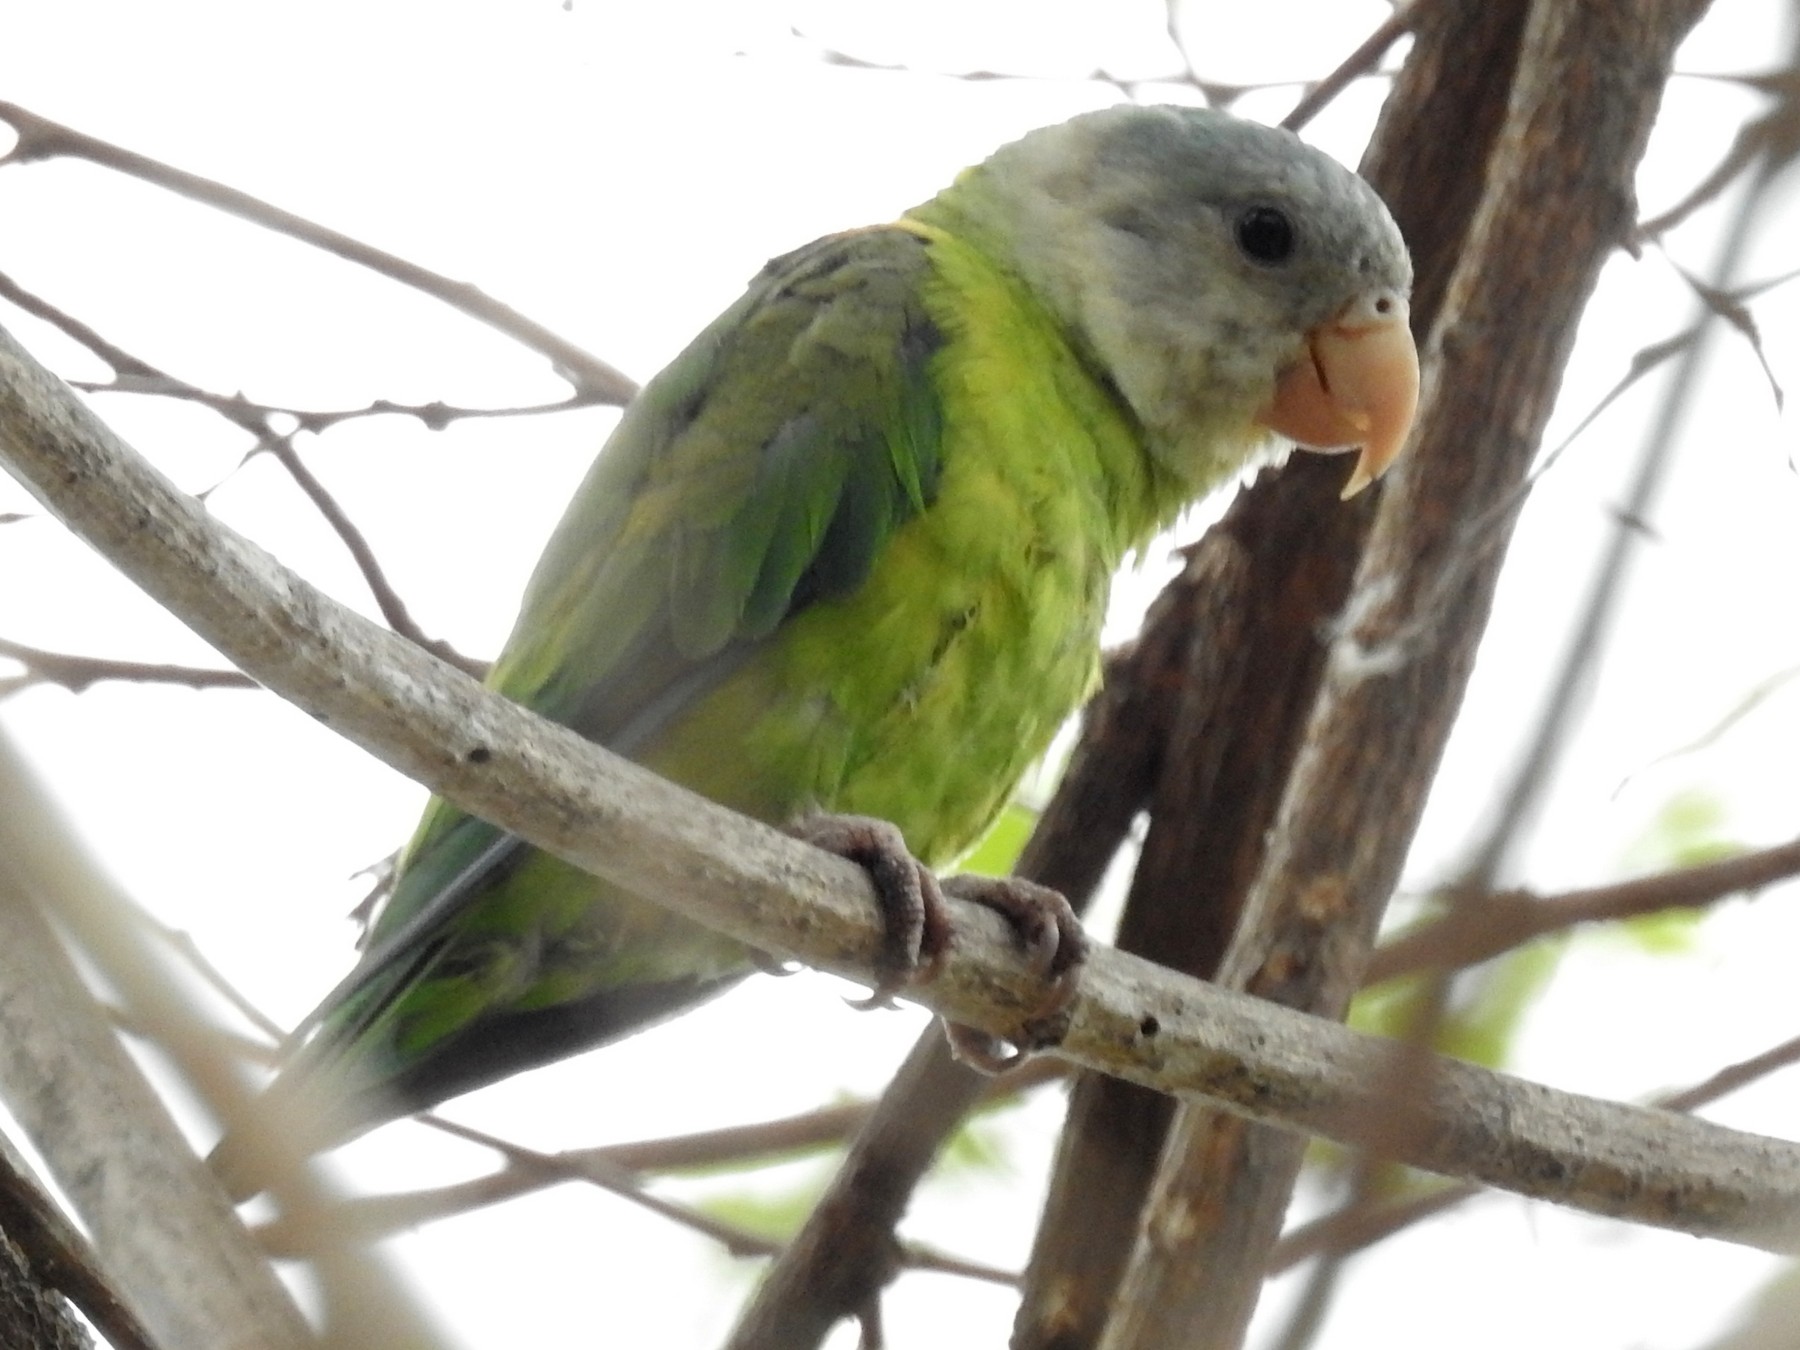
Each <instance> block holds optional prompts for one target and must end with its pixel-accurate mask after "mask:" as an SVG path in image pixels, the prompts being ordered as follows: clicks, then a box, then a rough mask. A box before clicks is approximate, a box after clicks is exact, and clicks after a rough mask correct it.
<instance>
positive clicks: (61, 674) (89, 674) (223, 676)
mask: <svg viewBox="0 0 1800 1350" xmlns="http://www.w3.org/2000/svg"><path fill="white" fill-rule="evenodd" d="M0 657H4V658H6V659H7V660H9V661H17V662H18V663H19V664H20V665H21V666H23V667H24V668H25V673H24V675H23V676H20V677H16V678H14V679H11V680H7V681H0V697H4V696H5V695H6V694H9V693H12V692H13V691H14V690H16V689H20V688H24V687H25V686H26V685H31V684H54V685H57V686H59V687H61V688H63V689H67V690H69V691H70V692H71V693H75V694H79V693H81V692H82V691H83V690H85V689H87V688H89V687H90V686H92V685H96V684H100V683H103V682H105V681H107V680H120V681H125V682H127V683H131V684H175V685H181V686H183V687H185V688H188V689H255V688H258V687H259V686H258V685H257V683H256V681H255V680H253V679H251V678H250V677H249V676H248V675H245V674H244V673H243V672H242V671H237V670H213V669H208V668H207V667H205V666H182V665H167V664H164V663H161V662H155V661H114V660H108V659H107V658H105V657H100V656H76V655H74V654H73V653H71V652H53V651H48V650H46V649H45V648H43V647H32V646H28V645H26V644H25V643H23V642H14V641H12V640H11V639H9V638H0Z"/></svg>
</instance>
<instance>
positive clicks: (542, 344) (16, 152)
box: [0, 102, 637, 405]
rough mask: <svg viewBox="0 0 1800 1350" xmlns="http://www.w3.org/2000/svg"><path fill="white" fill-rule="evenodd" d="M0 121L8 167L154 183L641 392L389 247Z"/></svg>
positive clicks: (1, 160)
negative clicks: (93, 172)
mask: <svg viewBox="0 0 1800 1350" xmlns="http://www.w3.org/2000/svg"><path fill="white" fill-rule="evenodd" d="M0 121H3V122H5V123H7V124H8V125H9V126H11V127H12V129H13V131H14V132H16V133H17V135H18V138H19V139H18V143H17V144H15V145H14V146H13V148H12V150H11V151H10V152H9V153H7V154H5V155H0V165H6V164H26V163H30V162H31V161H33V160H41V159H57V158H67V159H85V160H87V161H88V162H89V163H90V164H98V165H99V166H100V167H101V168H104V169H111V170H113V171H114V172H115V173H122V174H125V175H127V176H128V177H131V178H137V179H140V180H142V181H143V182H146V183H152V184H154V185H156V186H157V187H160V188H163V189H165V190H166V191H169V192H173V193H175V194H176V195H177V196H181V197H186V198H188V199H189V200H190V201H196V202H199V203H201V204H202V205H204V206H210V207H212V208H213V209H214V210H217V211H223V212H225V213H226V214H227V215H232V216H237V217H238V218H239V219H241V220H247V221H250V222H251V223H252V224H254V225H260V226H262V227H263V228H264V229H266V230H273V231H274V232H275V233H276V234H285V235H287V236H288V237H289V238H290V239H298V240H299V241H300V242H301V243H304V244H311V245H312V246H313V247H314V248H317V249H323V250H324V251H325V252H327V253H331V254H334V255H336V256H337V257H340V258H342V259H344V261H346V262H351V263H355V264H356V265H357V266H359V267H366V268H368V269H369V270H370V271H372V272H377V273H379V274H380V275H382V276H384V277H387V278H389V279H390V280H392V281H397V282H399V283H400V284H401V285H403V286H410V287H412V289H414V290H416V291H420V292H422V293H424V294H425V295H429V296H431V297H432V298H433V299H434V300H441V301H442V302H443V303H444V304H446V305H449V306H450V307H451V308H452V309H455V310H458V311H459V312H461V313H463V314H466V315H467V316H468V317H470V318H471V319H474V320H476V321H477V322H479V323H483V324H486V325H487V326H488V327H489V328H492V329H494V330H495V331H496V332H499V333H504V334H505V335H506V336H507V337H509V338H511V339H513V341H515V342H517V343H519V344H520V345H522V346H525V347H529V348H530V349H531V350H532V351H535V352H538V353H539V354H541V355H543V356H545V357H548V358H549V360H550V364H551V365H552V366H553V367H554V368H555V370H556V373H557V374H559V375H561V376H562V377H563V378H564V379H565V380H567V381H568V382H569V383H570V384H571V385H572V386H573V387H574V388H575V390H576V391H577V392H578V393H580V394H583V395H585V396H588V397H591V398H594V399H596V400H599V401H602V402H606V403H616V404H620V405H623V404H625V403H626V402H628V401H630V399H631V396H632V395H633V394H634V393H636V392H637V386H636V385H635V384H633V383H632V381H631V380H630V379H628V378H627V377H626V376H625V375H623V374H621V373H620V372H619V371H617V370H614V369H613V368H612V367H611V366H609V365H607V364H606V362H604V361H602V360H601V359H600V358H599V357H597V356H594V355H592V354H591V353H589V352H586V351H583V350H582V349H581V348H580V347H578V346H576V345H575V344H574V343H573V342H570V341H569V340H568V339H567V338H564V337H562V336H560V335H558V334H556V333H553V332H552V331H551V330H550V329H548V328H546V327H544V326H543V325H542V324H541V323H538V322H537V321H536V320H534V319H528V318H526V317H525V315H523V314H521V313H519V312H518V311H517V310H516V309H513V308H512V307H511V306H509V305H504V304H502V303H500V301H498V300H496V299H494V298H493V297H492V296H490V295H488V294H486V293H485V292H483V291H482V290H480V289H479V288H478V287H476V286H474V285H471V284H470V283H469V282H466V281H454V280H452V279H451V278H449V277H446V276H443V275H441V274H439V273H437V272H433V271H431V270H430V269H429V268H425V267H420V266H419V265H418V264H417V263H413V262H408V261H407V260H406V259H405V258H401V257H397V256H395V255H394V254H392V253H387V252H384V251H382V250H381V249H378V248H374V247H372V246H370V245H368V244H365V243H363V242H361V241H360V240H357V239H352V238H351V237H350V236H349V235H347V234H341V233H339V232H338V231H337V230H333V229H330V228H329V227H327V226H324V225H320V224H317V223H315V222H313V221H310V220H307V219H306V218H305V217H303V216H297V215H295V214H294V213H293V212H291V211H283V210H282V209H281V208H280V207H278V206H271V205H270V204H269V203H268V202H265V201H261V200H259V199H258V198H256V197H252V196H251V195H250V194H249V193H247V192H240V191H239V190H238V189H237V188H234V187H227V186H226V185H225V184H224V183H217V182H214V181H213V180H212V179H210V178H202V177H200V175H198V174H193V173H187V172H185V171H184V170H181V169H177V168H173V167H171V166H170V165H167V164H162V163H159V162H158V161H156V160H154V159H151V158H149V157H148V156H146V155H140V154H138V153H137V152H136V151H133V150H126V149H124V148H123V147H121V146H117V145H112V144H109V143H108V142H106V141H102V140H98V139H96V138H95V137H93V136H87V135H83V134H82V133H81V132H79V131H76V130H74V129H73V128H71V127H65V126H62V125H60V124H58V123H56V122H52V121H51V120H50V119H49V118H47V117H39V116H38V115H37V114H36V113H34V112H31V111H29V110H27V109H25V108H21V107H19V105H18V104H16V103H6V102H0Z"/></svg>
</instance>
